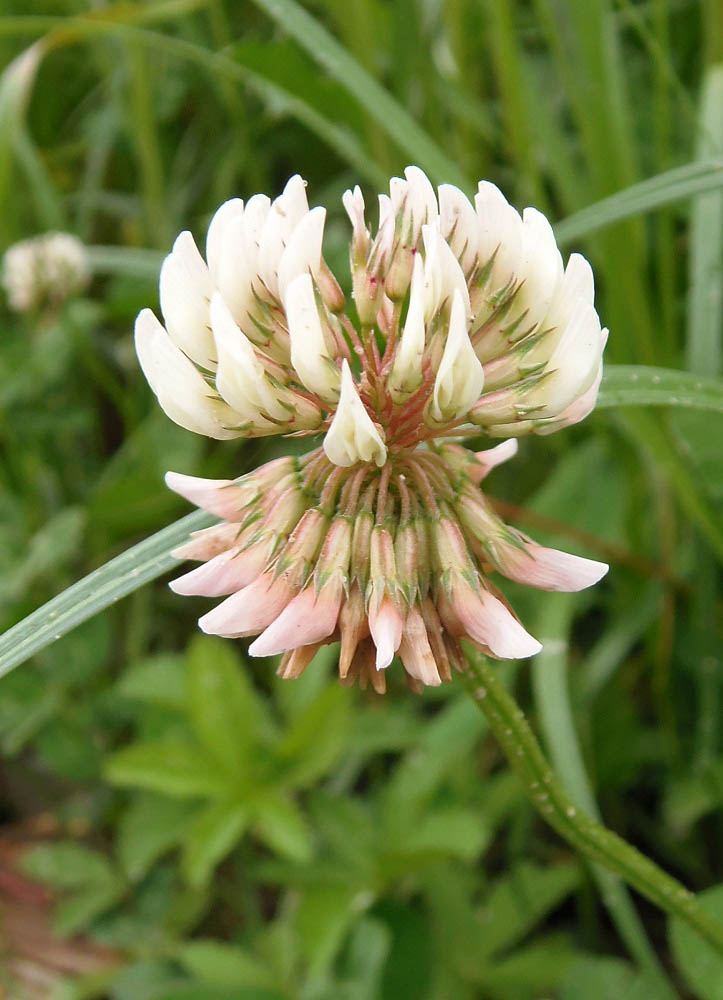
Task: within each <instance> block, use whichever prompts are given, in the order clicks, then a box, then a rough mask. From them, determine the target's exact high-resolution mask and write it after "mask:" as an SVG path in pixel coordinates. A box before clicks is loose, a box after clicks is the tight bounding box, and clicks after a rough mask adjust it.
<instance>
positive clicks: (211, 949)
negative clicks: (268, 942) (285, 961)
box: [176, 939, 274, 989]
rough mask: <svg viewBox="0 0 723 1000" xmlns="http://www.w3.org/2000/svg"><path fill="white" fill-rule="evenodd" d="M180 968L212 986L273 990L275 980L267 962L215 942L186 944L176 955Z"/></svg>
mask: <svg viewBox="0 0 723 1000" xmlns="http://www.w3.org/2000/svg"><path fill="white" fill-rule="evenodd" d="M176 958H177V959H178V962H179V963H180V965H182V966H183V968H184V969H185V970H186V971H187V972H189V973H190V974H191V975H193V976H195V977H196V979H200V980H202V982H204V983H209V984H210V985H211V986H258V987H268V988H269V989H271V988H272V987H273V985H274V982H273V977H272V975H271V973H270V972H269V971H268V969H267V968H266V967H265V966H264V964H263V962H261V960H260V959H259V958H257V957H256V956H255V955H254V954H253V953H252V952H250V951H248V950H247V949H245V948H241V947H239V946H238V945H231V944H225V943H222V942H221V941H213V940H211V939H208V940H203V939H196V940H195V941H188V942H186V943H184V944H182V945H181V946H180V947H179V949H178V951H177V952H176Z"/></svg>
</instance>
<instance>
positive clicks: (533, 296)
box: [505, 208, 563, 329]
mask: <svg viewBox="0 0 723 1000" xmlns="http://www.w3.org/2000/svg"><path fill="white" fill-rule="evenodd" d="M517 277H518V278H519V279H520V280H521V281H522V286H521V288H520V290H519V292H518V293H517V296H516V297H515V301H514V303H513V304H512V308H511V309H510V312H509V313H508V315H507V316H506V317H505V322H506V323H511V322H514V320H515V319H516V318H517V316H520V315H522V314H524V316H523V319H522V321H521V322H522V326H523V328H525V329H529V328H530V327H532V326H534V325H536V324H537V323H539V322H540V321H541V320H543V319H544V317H545V316H546V315H547V312H548V310H549V308H550V303H551V302H552V300H553V298H554V297H555V294H556V293H557V290H558V288H559V286H560V284H561V283H562V278H563V266H562V257H561V256H560V251H559V250H558V249H557V243H556V242H555V234H554V233H553V231H552V226H551V225H550V223H549V222H548V221H547V219H546V218H545V216H544V215H543V214H542V212H538V211H537V209H535V208H526V209H525V210H524V212H523V213H522V260H521V265H520V270H519V272H518V275H517Z"/></svg>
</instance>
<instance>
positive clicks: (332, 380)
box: [284, 274, 339, 402]
mask: <svg viewBox="0 0 723 1000" xmlns="http://www.w3.org/2000/svg"><path fill="white" fill-rule="evenodd" d="M284 307H285V309H286V320H287V323H288V327H289V338H290V341H291V364H292V365H293V366H294V368H295V369H296V372H297V374H298V376H299V378H300V379H301V381H302V383H303V384H304V385H305V386H306V388H307V389H310V390H311V391H312V392H315V393H316V394H317V395H318V396H320V397H321V398H322V399H324V400H326V401H327V402H335V401H336V399H337V397H338V393H339V370H338V368H337V367H336V365H335V364H334V363H333V362H332V360H331V359H330V357H329V353H328V350H327V346H326V341H325V339H324V331H323V329H322V326H321V319H320V317H319V310H318V307H317V303H316V297H315V295H314V285H313V282H312V279H311V275H310V274H300V275H299V276H298V278H294V280H293V281H292V282H291V284H290V285H289V287H288V289H287V291H286V298H285V300H284Z"/></svg>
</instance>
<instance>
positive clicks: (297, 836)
mask: <svg viewBox="0 0 723 1000" xmlns="http://www.w3.org/2000/svg"><path fill="white" fill-rule="evenodd" d="M253 810H254V830H255V832H256V833H257V835H258V836H259V838H260V839H261V840H262V841H263V842H264V843H265V844H267V845H268V847H270V848H271V850H273V851H276V852H277V853H278V854H281V855H282V857H286V858H290V859H291V860H292V861H309V860H310V859H311V855H312V843H311V831H310V830H309V827H308V825H307V823H306V820H305V819H304V816H303V814H302V812H301V810H300V809H299V807H298V806H297V805H296V803H295V802H294V801H293V799H290V798H288V797H287V796H285V795H284V794H282V793H281V792H273V791H268V792H265V793H264V794H263V795H259V797H258V799H256V800H255V801H254V804H253Z"/></svg>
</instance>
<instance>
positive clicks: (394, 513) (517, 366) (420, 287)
mask: <svg viewBox="0 0 723 1000" xmlns="http://www.w3.org/2000/svg"><path fill="white" fill-rule="evenodd" d="M343 202H344V207H345V208H346V211H347V213H348V215H349V218H350V220H351V224H352V230H353V232H352V240H351V245H350V258H351V278H352V293H353V303H354V311H353V314H352V315H349V314H347V312H346V311H345V297H344V295H343V293H342V290H341V287H340V285H339V283H338V282H337V280H336V279H335V277H334V276H333V274H332V273H331V271H330V270H329V268H328V266H327V265H326V263H325V261H324V257H323V254H322V236H323V228H324V222H325V212H324V209H322V208H314V209H311V210H309V207H308V204H307V200H306V190H305V184H304V182H303V181H302V180H301V178H299V177H293V178H292V179H291V180H290V181H289V182H288V184H287V186H286V188H285V189H284V192H283V194H281V195H280V196H279V197H278V198H277V199H276V200H275V201H273V202H272V201H270V200H269V199H268V198H266V197H265V196H263V195H255V196H254V197H253V198H251V199H250V200H249V201H248V202H247V203H246V204H245V205H244V203H243V202H242V201H240V200H238V199H234V200H232V201H229V202H226V203H225V204H224V205H222V206H221V208H220V209H219V210H218V211H217V213H216V214H215V216H214V217H213V219H212V221H211V224H210V226H209V230H208V236H207V242H206V258H207V262H206V261H204V260H203V258H202V257H201V255H200V253H199V252H198V250H197V248H196V245H195V243H194V241H193V238H192V237H191V235H190V233H182V234H181V236H179V237H178V239H177V241H176V243H175V245H174V247H173V250H172V252H171V254H170V255H169V256H168V257H167V258H166V261H165V263H164V265H163V268H162V271H161V280H160V298H161V309H162V312H163V317H164V321H165V327H164V326H162V325H161V324H160V323H159V322H158V320H157V319H156V318H155V316H154V315H153V313H152V312H151V311H150V310H144V311H143V312H142V313H141V314H140V316H139V317H138V321H137V324H136V345H137V350H138V355H139V358H140V361H141V365H142V366H143V370H144V372H145V374H146V377H147V378H148V381H149V382H150V384H151V387H152V388H153V390H154V392H155V393H156V395H157V396H158V399H159V401H160V403H161V405H162V407H163V408H164V410H165V411H166V413H167V414H168V415H169V416H170V417H171V418H172V419H174V420H175V421H176V422H177V423H179V424H181V425H182V426H184V427H187V428H188V429H190V430H193V431H196V432H198V433H201V434H205V435H208V436H210V437H215V438H233V437H242V436H248V437H253V436H261V435H268V434H294V435H310V434H316V433H320V434H323V435H324V437H323V442H322V445H321V447H318V448H316V449H314V450H312V451H311V452H309V454H307V455H306V456H305V457H303V458H301V459H294V458H290V457H289V458H285V459H280V460H277V461H275V462H271V463H269V464H268V465H266V466H263V467H262V468H261V469H259V470H257V471H256V472H253V473H251V474H249V475H247V476H244V477H242V478H241V479H239V480H235V481H233V480H230V481H222V482H217V481H204V480H197V479H193V478H190V477H185V476H179V475H175V474H169V485H170V486H172V488H174V489H176V490H177V491H178V492H180V493H182V494H183V495H184V496H186V497H187V498H188V499H189V500H191V501H192V502H194V503H196V504H197V505H198V506H200V507H205V508H206V509H208V510H210V511H212V512H213V513H215V514H217V515H219V516H220V517H222V518H223V519H224V523H222V524H220V525H218V526H215V527H213V528H209V529H207V530H206V531H204V532H201V533H200V534H199V535H198V536H197V537H195V538H194V539H193V540H192V541H191V542H189V543H188V544H187V545H185V546H182V547H181V549H179V550H177V553H176V554H177V555H178V556H179V557H180V558H191V559H199V560H201V561H203V562H204V565H203V566H201V567H199V568H198V569H196V570H193V571H192V572H191V573H188V574H186V575H185V576H184V577H181V578H180V580H177V581H175V583H174V584H173V586H174V588H175V589H176V590H177V591H179V592H182V593H189V594H203V595H207V596H222V595H231V596H229V597H227V599H226V600H225V601H223V603H222V604H220V605H219V606H218V607H217V608H215V609H214V610H213V611H211V612H209V613H208V614H206V615H205V616H204V617H203V618H202V619H201V621H200V624H201V627H202V628H203V629H205V630H206V631H209V632H214V633H217V634H219V635H226V636H239V637H240V636H252V635H257V634H258V633H261V634H260V635H259V637H258V638H257V639H256V640H255V642H253V643H252V644H251V647H250V651H251V653H252V654H255V655H261V656H268V655H272V654H275V653H284V654H285V656H284V659H283V660H282V664H281V667H280V671H281V673H282V674H283V676H287V677H292V676H298V674H299V673H300V672H301V671H302V670H303V669H304V668H305V666H306V665H307V664H308V663H309V661H310V660H311V658H312V657H313V655H314V654H315V652H316V650H317V649H318V648H319V646H320V645H321V644H323V643H326V642H332V641H334V640H336V639H339V640H340V641H341V653H340V660H339V672H340V676H341V677H342V679H345V680H346V679H349V678H354V677H359V678H360V679H362V680H363V681H364V682H365V683H366V682H367V681H368V682H371V683H372V684H373V685H374V686H375V687H376V688H377V689H383V688H384V674H383V670H384V668H386V667H387V666H388V665H389V664H390V663H391V661H392V659H393V657H394V655H395V653H398V654H399V657H400V659H401V661H402V663H403V665H404V668H405V671H406V673H407V676H408V678H409V680H410V683H411V684H412V686H413V687H419V686H421V685H422V684H438V683H440V681H442V680H446V679H449V677H450V676H451V672H452V670H453V669H454V668H456V667H461V664H462V654H461V649H460V645H459V641H460V639H462V638H466V639H468V640H470V641H471V642H473V643H475V644H476V645H477V646H479V647H480V648H482V649H483V650H485V651H486V652H487V653H489V654H490V655H492V656H496V657H500V658H507V657H522V656H529V655H531V654H533V653H535V652H537V651H538V649H539V648H540V647H539V643H537V642H536V640H534V639H533V638H532V637H531V636H530V635H528V633H527V632H526V631H525V630H524V628H523V627H522V626H521V625H520V623H519V622H518V620H517V619H516V617H515V616H514V614H513V613H512V611H511V610H510V609H509V607H508V606H507V604H506V602H505V600H504V598H503V596H502V595H501V594H500V592H499V591H498V590H497V588H496V587H495V586H494V584H493V583H492V582H491V580H490V574H491V573H492V572H493V571H496V572H499V573H501V574H503V575H504V576H507V577H508V578H511V579H514V580H518V581H520V582H525V583H530V584H532V585H534V586H538V587H543V588H546V589H559V590H577V589H580V588H581V587H585V586H589V585H590V584H591V583H593V582H595V581H596V580H597V579H599V578H600V576H602V574H603V573H604V572H605V570H606V569H607V567H605V566H604V565H603V564H601V563H595V562H591V561H589V560H584V559H580V558H578V557H576V556H570V555H567V554H566V553H559V552H556V551H554V550H550V549H545V548H542V547H540V546H538V545H536V544H535V543H534V542H532V541H530V539H528V538H527V537H526V536H524V535H522V534H521V533H520V532H518V531H516V530H515V529H513V528H511V527H509V526H507V525H505V524H504V523H503V522H502V521H501V520H500V519H499V517H498V516H497V515H496V514H495V512H494V510H493V509H492V507H491V506H490V504H489V502H488V501H487V500H486V499H485V498H484V496H483V495H482V493H481V492H480V490H479V488H478V484H479V482H480V480H481V479H482V477H483V476H484V475H486V473H487V472H488V471H489V469H490V468H492V467H493V466H494V465H496V464H498V463H499V462H500V461H503V460H504V459H506V458H508V457H510V456H511V455H512V454H514V452H515V450H516V441H514V440H513V438H515V437H519V436H520V435H523V434H527V433H549V432H550V431H553V430H556V429H557V428H559V427H563V426H567V425H569V424H571V423H575V422H576V421H578V420H581V419H582V418H583V417H584V416H586V415H587V413H589V411H590V410H591V409H592V407H593V406H594V403H595V399H596V396H597V389H598V385H599V382H600V377H601V372H602V351H603V347H604V343H605V337H606V331H603V330H602V329H601V326H600V322H599V319H598V316H597V313H596V311H595V308H594V305H593V299H594V286H593V278H592V272H591V269H590V267H589V265H588V263H587V261H585V259H584V258H583V257H581V256H580V255H578V254H573V255H572V256H571V257H570V260H569V261H568V264H567V267H563V263H562V258H561V256H560V253H559V251H558V249H557V245H556V243H555V239H554V236H553V233H552V230H551V228H550V225H549V223H548V222H547V220H546V219H545V218H544V216H542V215H541V214H540V213H539V212H536V211H535V210H534V209H526V210H525V212H524V213H523V215H522V216H520V215H519V214H518V213H517V212H516V210H515V209H514V208H512V207H511V206H510V205H509V204H508V203H507V201H506V200H505V198H504V197H503V195H502V194H501V193H500V192H499V190H498V189H497V188H496V187H495V186H494V185H492V184H489V183H486V182H483V183H481V184H480V185H479V190H478V193H477V195H476V197H475V199H474V205H473V204H472V203H471V202H470V201H469V200H468V199H467V198H466V197H465V195H464V194H463V193H462V192H461V191H459V190H458V189H457V188H454V187H451V186H449V185H442V186H441V187H440V188H439V189H438V194H435V191H434V189H433V188H432V186H431V184H430V183H429V181H428V179H427V177H426V176H425V175H424V174H423V173H422V171H421V170H419V169H417V168H415V167H410V168H408V169H407V170H406V171H405V178H404V179H402V178H394V179H393V180H392V181H391V184H390V193H389V195H388V196H387V195H380V197H379V225H378V229H377V232H376V234H375V235H372V233H371V232H370V231H369V229H368V227H367V223H366V219H365V207H364V201H363V198H362V195H361V192H360V190H359V189H358V188H356V189H355V190H354V191H353V192H352V191H347V192H346V194H345V195H344V198H343ZM480 433H486V434H488V435H490V436H492V437H505V438H509V439H510V440H507V441H505V442H504V443H503V444H501V445H498V446H497V447H496V448H492V449H490V450H488V451H484V452H479V453H477V454H476V455H475V454H473V453H472V452H470V451H468V450H467V449H465V448H464V447H462V445H461V444H460V443H459V442H460V441H462V440H463V439H464V438H465V437H470V436H479V434H480Z"/></svg>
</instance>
